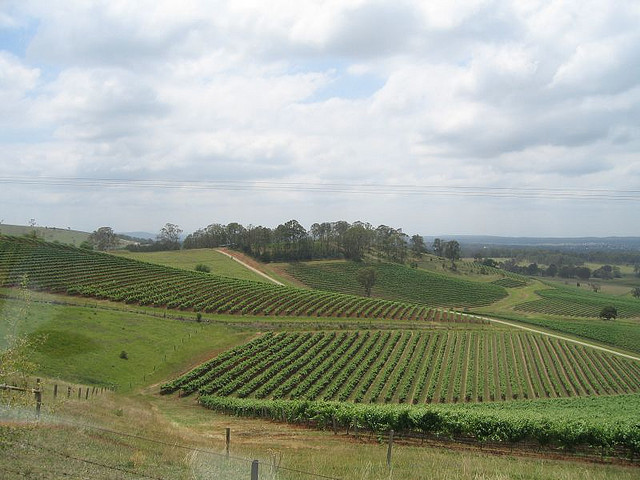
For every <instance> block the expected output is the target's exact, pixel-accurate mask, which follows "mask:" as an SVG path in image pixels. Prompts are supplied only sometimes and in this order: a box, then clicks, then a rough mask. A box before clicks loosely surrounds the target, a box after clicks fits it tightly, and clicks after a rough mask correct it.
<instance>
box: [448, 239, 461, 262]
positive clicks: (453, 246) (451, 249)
mask: <svg viewBox="0 0 640 480" xmlns="http://www.w3.org/2000/svg"><path fill="white" fill-rule="evenodd" d="M444 256H445V257H446V258H448V259H449V260H451V266H454V265H455V261H456V260H458V259H459V258H460V244H459V243H458V242H457V240H451V241H450V242H447V243H446V244H445V245H444Z"/></svg>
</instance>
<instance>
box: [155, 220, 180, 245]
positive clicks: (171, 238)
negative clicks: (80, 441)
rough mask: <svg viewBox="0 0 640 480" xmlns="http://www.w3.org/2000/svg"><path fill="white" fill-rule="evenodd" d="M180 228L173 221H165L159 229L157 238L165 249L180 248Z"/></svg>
mask: <svg viewBox="0 0 640 480" xmlns="http://www.w3.org/2000/svg"><path fill="white" fill-rule="evenodd" d="M181 233H182V229H181V228H180V227H179V226H178V225H176V224H174V223H166V224H165V225H164V227H162V229H161V230H160V233H159V234H158V237H157V240H158V243H160V244H162V245H163V246H164V247H165V248H166V249H167V250H178V249H179V248H180V234H181Z"/></svg>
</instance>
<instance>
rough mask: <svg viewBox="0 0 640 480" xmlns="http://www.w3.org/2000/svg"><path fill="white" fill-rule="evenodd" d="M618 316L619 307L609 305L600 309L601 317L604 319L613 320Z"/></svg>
mask: <svg viewBox="0 0 640 480" xmlns="http://www.w3.org/2000/svg"><path fill="white" fill-rule="evenodd" d="M617 316H618V309H617V308H616V307H614V306H613V305H608V306H606V307H604V308H603V309H602V310H601V311H600V318H601V319H603V320H612V319H614V318H616V317H617Z"/></svg>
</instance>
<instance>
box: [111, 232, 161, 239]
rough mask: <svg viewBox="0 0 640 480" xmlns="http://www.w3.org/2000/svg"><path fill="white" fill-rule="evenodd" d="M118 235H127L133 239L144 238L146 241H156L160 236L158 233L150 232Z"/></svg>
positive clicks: (120, 233)
mask: <svg viewBox="0 0 640 480" xmlns="http://www.w3.org/2000/svg"><path fill="white" fill-rule="evenodd" d="M116 235H126V236H127V237H131V238H142V239H144V240H155V239H156V237H157V236H158V234H157V233H150V232H116Z"/></svg>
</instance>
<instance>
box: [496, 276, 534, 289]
mask: <svg viewBox="0 0 640 480" xmlns="http://www.w3.org/2000/svg"><path fill="white" fill-rule="evenodd" d="M491 283H492V284H494V285H498V286H500V287H504V288H520V287H524V286H525V285H526V284H527V282H525V281H523V280H518V279H516V278H510V277H504V278H500V279H498V280H494V281H493V282H491Z"/></svg>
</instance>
